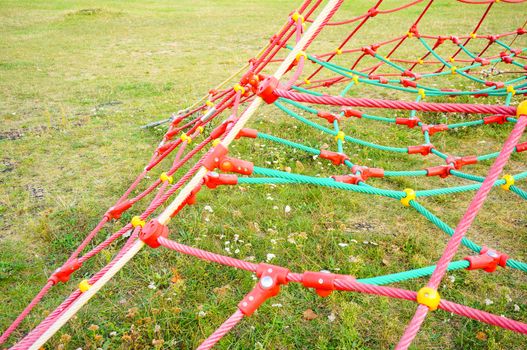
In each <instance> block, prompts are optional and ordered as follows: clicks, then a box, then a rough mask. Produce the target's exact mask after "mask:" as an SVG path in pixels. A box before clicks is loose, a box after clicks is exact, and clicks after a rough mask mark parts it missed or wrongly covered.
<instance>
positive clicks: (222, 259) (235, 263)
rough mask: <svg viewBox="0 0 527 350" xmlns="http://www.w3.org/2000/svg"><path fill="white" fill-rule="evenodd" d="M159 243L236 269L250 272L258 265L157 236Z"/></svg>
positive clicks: (254, 270)
mask: <svg viewBox="0 0 527 350" xmlns="http://www.w3.org/2000/svg"><path fill="white" fill-rule="evenodd" d="M157 241H158V242H159V244H161V245H162V246H163V247H166V248H168V249H172V250H175V251H177V252H180V253H183V254H187V255H192V256H195V257H196V258H199V259H202V260H207V261H212V262H215V263H218V264H222V265H227V266H232V267H235V268H238V269H242V270H247V271H251V272H256V269H257V267H258V265H257V264H253V263H250V262H248V261H243V260H239V259H234V258H230V257H228V256H224V255H220V254H214V253H211V252H208V251H206V250H201V249H198V248H193V247H189V246H186V245H184V244H181V243H177V242H174V241H171V240H169V239H166V238H164V237H159V238H158V240H157Z"/></svg>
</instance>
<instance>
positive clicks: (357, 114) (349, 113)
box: [342, 108, 363, 118]
mask: <svg viewBox="0 0 527 350" xmlns="http://www.w3.org/2000/svg"><path fill="white" fill-rule="evenodd" d="M342 111H343V112H344V115H345V116H346V117H348V118H349V117H355V118H362V114H363V113H362V112H361V111H356V110H354V109H351V108H343V109H342Z"/></svg>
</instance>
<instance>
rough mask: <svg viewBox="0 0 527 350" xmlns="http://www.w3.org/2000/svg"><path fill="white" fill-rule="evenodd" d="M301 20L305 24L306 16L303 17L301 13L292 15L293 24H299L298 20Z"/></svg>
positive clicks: (296, 12)
mask: <svg viewBox="0 0 527 350" xmlns="http://www.w3.org/2000/svg"><path fill="white" fill-rule="evenodd" d="M299 18H300V19H301V21H302V23H304V22H305V19H304V16H302V15H301V14H300V13H298V11H295V12H294V13H293V14H292V15H291V19H292V20H293V22H295V23H296V22H298V19H299Z"/></svg>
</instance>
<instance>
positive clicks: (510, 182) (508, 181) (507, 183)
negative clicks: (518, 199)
mask: <svg viewBox="0 0 527 350" xmlns="http://www.w3.org/2000/svg"><path fill="white" fill-rule="evenodd" d="M502 179H503V180H505V183H504V184H503V185H501V188H503V189H504V190H506V191H510V190H511V186H512V185H514V177H512V175H511V174H506V175H503V177H502Z"/></svg>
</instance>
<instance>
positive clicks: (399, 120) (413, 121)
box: [395, 118, 420, 129]
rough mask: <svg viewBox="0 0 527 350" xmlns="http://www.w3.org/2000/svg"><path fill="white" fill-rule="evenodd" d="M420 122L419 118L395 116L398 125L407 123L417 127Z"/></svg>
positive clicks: (408, 125)
mask: <svg viewBox="0 0 527 350" xmlns="http://www.w3.org/2000/svg"><path fill="white" fill-rule="evenodd" d="M419 122H420V120H419V118H395V124H397V125H406V126H407V127H409V128H410V129H413V128H415V126H416V125H417V124H418V123H419Z"/></svg>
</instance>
